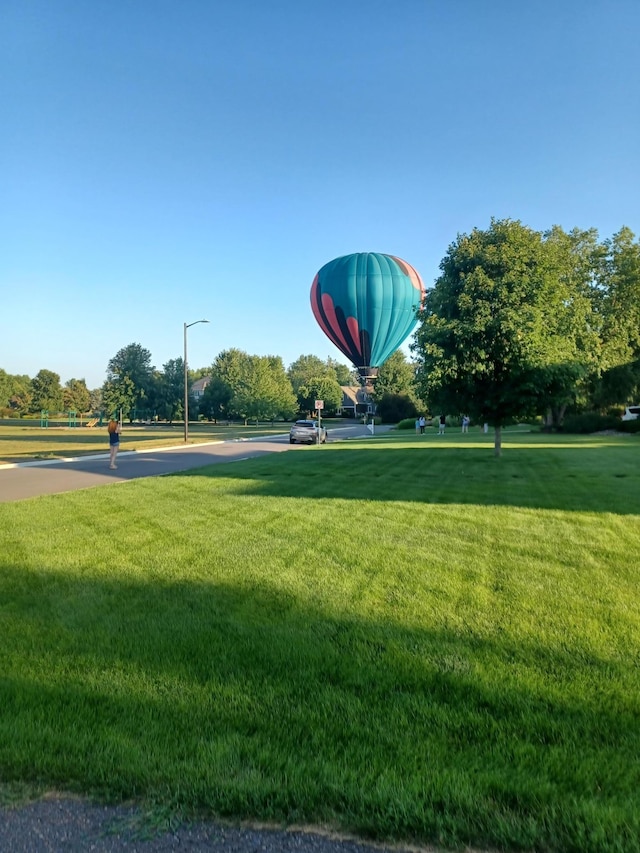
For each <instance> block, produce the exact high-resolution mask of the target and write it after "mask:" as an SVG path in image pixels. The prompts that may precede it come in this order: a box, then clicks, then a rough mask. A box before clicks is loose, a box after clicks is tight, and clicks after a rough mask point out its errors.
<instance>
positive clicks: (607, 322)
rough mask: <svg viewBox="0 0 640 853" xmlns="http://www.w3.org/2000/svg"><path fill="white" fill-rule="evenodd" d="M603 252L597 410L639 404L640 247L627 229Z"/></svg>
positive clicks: (597, 296)
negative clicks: (637, 402)
mask: <svg viewBox="0 0 640 853" xmlns="http://www.w3.org/2000/svg"><path fill="white" fill-rule="evenodd" d="M602 251H603V259H602V261H601V262H600V263H599V264H598V267H597V286H596V287H595V288H594V289H593V292H592V298H593V302H594V309H595V312H596V314H597V318H598V331H599V334H600V340H601V357H600V363H599V367H600V371H599V373H598V375H597V377H596V379H595V381H594V382H593V383H592V401H591V402H592V405H593V407H594V408H598V409H605V408H607V407H609V406H613V405H623V404H625V403H629V402H636V400H637V395H638V393H640V244H639V243H638V241H637V240H636V239H635V236H634V234H633V232H632V231H631V230H630V229H629V228H626V227H624V228H621V229H620V231H618V232H617V233H616V234H614V235H613V237H612V238H611V239H610V240H605V241H604V243H603V244H602Z"/></svg>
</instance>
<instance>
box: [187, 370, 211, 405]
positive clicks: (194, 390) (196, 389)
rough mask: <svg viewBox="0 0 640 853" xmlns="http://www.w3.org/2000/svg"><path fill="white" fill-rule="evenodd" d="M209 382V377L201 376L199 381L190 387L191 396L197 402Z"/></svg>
mask: <svg viewBox="0 0 640 853" xmlns="http://www.w3.org/2000/svg"><path fill="white" fill-rule="evenodd" d="M210 382H211V377H210V376H203V377H202V378H201V379H196V381H195V382H194V383H193V384H192V385H191V396H192V397H194V398H195V399H196V400H199V399H200V397H202V395H203V394H204V389H205V388H206V387H207V385H208V384H209V383H210Z"/></svg>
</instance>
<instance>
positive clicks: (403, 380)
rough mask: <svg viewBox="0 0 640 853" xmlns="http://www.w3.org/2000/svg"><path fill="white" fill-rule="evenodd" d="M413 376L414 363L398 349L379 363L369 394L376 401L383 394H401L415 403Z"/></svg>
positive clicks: (414, 371) (380, 398) (378, 400)
mask: <svg viewBox="0 0 640 853" xmlns="http://www.w3.org/2000/svg"><path fill="white" fill-rule="evenodd" d="M415 376H416V365H415V364H411V363H410V362H409V361H407V357H406V356H405V354H404V353H403V352H402V350H399V349H398V350H396V351H395V352H394V353H392V354H391V355H390V356H389V358H388V359H387V360H386V361H385V362H384V364H382V365H381V367H380V369H379V371H378V378H377V379H376V381H375V384H374V386H373V393H372V395H371V396H372V397H373V399H374V400H375V402H376V403H378V402H380V400H382V398H383V397H384V396H385V395H389V394H403V395H405V397H409V398H410V399H413V402H414V405H417V397H416V387H415Z"/></svg>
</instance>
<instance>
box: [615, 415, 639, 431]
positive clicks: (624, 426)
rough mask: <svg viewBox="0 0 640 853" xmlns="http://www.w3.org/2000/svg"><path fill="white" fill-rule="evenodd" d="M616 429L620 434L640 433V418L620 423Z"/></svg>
mask: <svg viewBox="0 0 640 853" xmlns="http://www.w3.org/2000/svg"><path fill="white" fill-rule="evenodd" d="M618 429H619V430H620V432H631V433H636V432H640V418H638V419H637V420H635V421H620V423H619V425H618Z"/></svg>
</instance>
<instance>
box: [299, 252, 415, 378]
mask: <svg viewBox="0 0 640 853" xmlns="http://www.w3.org/2000/svg"><path fill="white" fill-rule="evenodd" d="M424 292H425V289H424V285H423V283H422V279H421V278H420V275H419V274H418V273H417V272H416V270H415V269H414V268H413V267H412V266H411V265H410V264H408V263H407V262H406V261H403V260H401V259H400V258H396V257H394V256H393V255H382V254H380V253H378V252H356V253H355V254H352V255H344V256H343V257H341V258H336V259H335V260H333V261H329V263H328V264H325V265H324V266H323V267H322V269H321V270H320V271H319V272H318V274H317V275H316V277H315V278H314V280H313V284H312V285H311V308H312V310H313V314H314V317H315V318H316V320H317V322H318V325H319V326H320V328H321V329H322V331H323V332H324V333H325V334H326V335H327V337H328V338H329V340H331V341H332V343H333V344H335V346H336V347H337V348H338V349H339V350H340V351H341V352H342V353H344V355H346V357H347V358H348V359H349V361H351V363H352V364H353V365H354V366H355V367H357V368H358V370H359V372H360V374H361V375H362V376H367V375H375V368H377V367H380V365H382V364H383V363H384V362H385V361H386V360H387V359H388V358H389V356H390V355H392V354H393V353H394V352H395V351H396V350H397V349H398V347H399V346H400V344H402V342H403V341H404V340H406V338H407V337H408V336H409V335H410V334H411V332H412V331H413V329H414V328H415V326H416V322H417V318H416V311H417V309H418V308H419V307H420V305H421V303H422V299H423V296H424Z"/></svg>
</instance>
